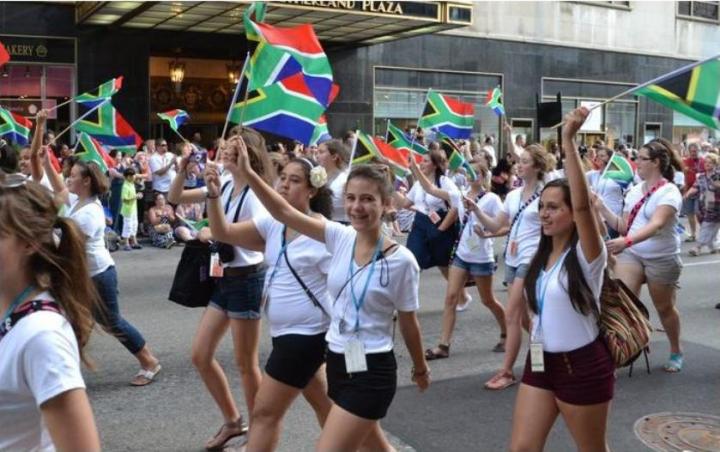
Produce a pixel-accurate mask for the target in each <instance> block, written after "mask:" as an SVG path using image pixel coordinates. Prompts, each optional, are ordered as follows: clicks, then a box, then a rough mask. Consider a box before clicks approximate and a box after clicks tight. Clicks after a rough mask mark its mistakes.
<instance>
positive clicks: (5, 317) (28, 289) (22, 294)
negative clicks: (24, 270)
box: [1, 284, 35, 323]
mask: <svg viewBox="0 0 720 452" xmlns="http://www.w3.org/2000/svg"><path fill="white" fill-rule="evenodd" d="M33 290H35V286H33V285H32V284H30V285H29V286H27V287H26V288H25V290H23V291H22V292H20V295H18V296H17V297H15V299H14V300H13V302H12V303H10V307H8V309H7V311H5V315H3V318H2V322H1V323H6V322H7V321H8V320H9V319H10V316H11V315H12V314H13V312H15V309H17V307H18V306H20V303H22V301H23V300H24V299H25V297H27V296H28V295H29V294H30V292H32V291H33Z"/></svg>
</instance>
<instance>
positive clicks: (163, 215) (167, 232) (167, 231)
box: [148, 193, 177, 249]
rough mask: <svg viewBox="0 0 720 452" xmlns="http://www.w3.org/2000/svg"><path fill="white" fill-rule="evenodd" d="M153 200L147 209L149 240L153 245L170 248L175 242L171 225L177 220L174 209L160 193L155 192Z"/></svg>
mask: <svg viewBox="0 0 720 452" xmlns="http://www.w3.org/2000/svg"><path fill="white" fill-rule="evenodd" d="M154 201H155V203H154V205H153V206H152V207H150V209H149V210H148V221H149V222H150V228H149V231H150V240H151V241H152V244H153V246H156V247H158V248H167V249H170V248H172V247H173V245H175V244H176V242H175V236H174V234H173V226H172V225H173V224H174V223H175V222H176V221H177V217H176V216H175V210H174V209H173V208H172V206H171V205H170V204H168V203H167V202H166V201H165V195H163V194H162V193H156V194H155V198H154Z"/></svg>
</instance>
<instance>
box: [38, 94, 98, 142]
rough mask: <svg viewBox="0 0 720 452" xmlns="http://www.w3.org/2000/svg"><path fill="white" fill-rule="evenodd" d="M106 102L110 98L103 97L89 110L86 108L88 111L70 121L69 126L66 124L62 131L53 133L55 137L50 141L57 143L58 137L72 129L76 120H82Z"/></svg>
mask: <svg viewBox="0 0 720 452" xmlns="http://www.w3.org/2000/svg"><path fill="white" fill-rule="evenodd" d="M108 102H110V98H107V99H105V100H104V101H102V102H100V103H99V104H97V105H95V106H94V107H93V108H91V109H90V110H88V111H86V112H85V113H83V114H82V115H81V116H80V117H79V118H77V119H76V120H75V121H73V122H71V123H70V125H69V126H67V127H66V128H65V129H63V131H62V132H60V133H58V134H57V135H55V138H53V140H52V142H51V143H52V144H55V143H57V140H58V138H60V137H61V136H63V135H64V134H65V133H66V132H67V131H68V130H70V129H72V128H73V126H74V125H75V124H77V123H78V122H80V121H82V120H83V119H85V118H86V117H88V116H89V115H90V113H92V112H94V111H95V110H97V109H98V108H100V107H102V106H103V105H105V104H106V103H108Z"/></svg>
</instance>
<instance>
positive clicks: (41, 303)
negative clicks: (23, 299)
mask: <svg viewBox="0 0 720 452" xmlns="http://www.w3.org/2000/svg"><path fill="white" fill-rule="evenodd" d="M40 311H50V312H57V313H58V314H62V310H61V308H60V305H59V304H58V303H57V302H55V301H47V300H33V301H31V302H29V303H24V304H23V305H22V306H20V307H19V308H18V309H17V310H15V312H13V313H12V314H11V315H10V317H9V318H8V319H7V320H6V321H5V323H3V324H1V325H0V340H2V338H3V337H5V335H6V334H8V333H9V332H10V330H11V329H12V328H13V327H14V326H15V325H16V324H17V323H18V322H19V321H20V319H22V318H23V317H26V316H28V315H30V314H33V313H35V312H40Z"/></svg>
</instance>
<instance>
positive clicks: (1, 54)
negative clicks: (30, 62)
mask: <svg viewBox="0 0 720 452" xmlns="http://www.w3.org/2000/svg"><path fill="white" fill-rule="evenodd" d="M8 61H10V54H9V53H8V51H7V50H5V46H4V45H3V43H2V42H0V66H2V65H3V64H5V63H7V62H8Z"/></svg>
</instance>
